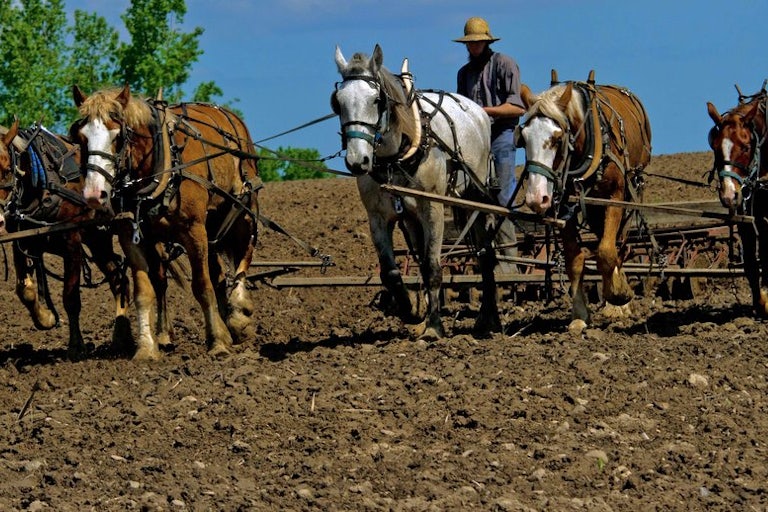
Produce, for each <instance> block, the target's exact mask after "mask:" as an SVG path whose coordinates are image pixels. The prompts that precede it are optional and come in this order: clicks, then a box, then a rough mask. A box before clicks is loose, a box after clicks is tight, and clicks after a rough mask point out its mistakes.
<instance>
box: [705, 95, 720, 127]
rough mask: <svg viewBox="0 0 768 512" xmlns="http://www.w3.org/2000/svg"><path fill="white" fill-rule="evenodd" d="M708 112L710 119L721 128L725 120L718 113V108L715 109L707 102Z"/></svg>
mask: <svg viewBox="0 0 768 512" xmlns="http://www.w3.org/2000/svg"><path fill="white" fill-rule="evenodd" d="M707 112H708V113H709V117H710V118H711V119H712V120H713V121H714V122H715V124H716V125H717V126H720V123H722V121H723V118H722V117H721V116H720V113H719V112H718V111H717V107H715V106H714V105H713V104H712V103H711V102H709V101H708V102H707Z"/></svg>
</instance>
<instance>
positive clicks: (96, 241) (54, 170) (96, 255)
mask: <svg viewBox="0 0 768 512" xmlns="http://www.w3.org/2000/svg"><path fill="white" fill-rule="evenodd" d="M0 132H2V133H3V135H2V138H0V182H2V183H3V184H4V186H3V187H2V189H1V190H0V200H2V202H3V206H4V213H5V215H4V221H5V227H6V228H7V231H8V232H18V231H21V230H32V231H34V230H38V231H40V233H41V234H38V235H34V236H33V237H21V238H18V239H16V240H14V241H13V262H14V267H15V270H16V293H17V295H18V296H19V298H20V299H21V301H22V303H23V304H24V305H25V306H26V307H27V309H28V310H29V312H30V314H31V315H32V321H33V322H34V324H35V326H36V327H37V328H39V329H51V328H53V327H54V326H56V325H57V324H58V323H59V318H58V314H57V313H56V309H55V308H54V306H53V304H52V301H51V299H50V294H49V291H48V285H47V276H46V269H45V267H44V263H43V253H51V254H58V255H60V256H61V257H62V260H63V263H64V275H63V298H62V302H63V305H64V310H65V312H66V314H67V319H68V322H69V345H68V356H69V357H70V358H71V359H78V358H80V357H82V356H83V355H84V352H85V346H84V343H83V336H82V333H81V331H80V312H81V306H80V276H81V272H82V269H83V263H84V261H85V255H84V251H83V245H82V243H83V242H85V243H86V244H87V245H88V247H89V249H90V250H91V253H92V256H93V261H94V263H96V265H97V266H98V267H99V269H100V270H101V271H102V272H103V273H104V275H105V276H106V278H107V280H108V281H109V284H110V288H111V289H112V293H113V295H114V296H115V300H116V304H115V314H116V322H115V330H114V333H113V339H112V341H113V344H115V345H117V346H118V347H121V346H123V345H125V344H126V343H127V342H128V337H129V336H130V332H129V330H127V329H126V328H125V327H126V326H127V318H126V310H127V307H128V297H127V290H128V283H127V279H126V277H125V273H124V272H123V268H122V264H121V258H120V257H119V256H118V255H116V254H115V253H114V251H113V246H112V235H111V234H110V233H109V231H108V230H105V229H103V228H101V227H98V226H95V225H92V226H87V227H83V228H81V229H67V230H66V231H64V230H62V231H61V232H56V230H55V228H56V227H64V225H65V223H66V224H67V225H69V224H72V225H76V224H81V223H82V222H83V221H86V222H87V221H89V220H91V218H92V216H93V211H92V210H91V209H90V208H88V207H87V205H86V203H85V201H84V199H83V196H82V190H83V176H82V171H81V165H80V151H79V147H78V146H75V145H73V144H70V143H68V142H67V141H66V140H64V139H63V138H61V137H59V136H56V135H54V134H52V133H50V132H48V131H47V130H45V129H44V128H42V127H36V128H30V129H25V130H19V126H18V121H17V122H16V123H14V124H13V126H11V128H10V129H7V130H6V129H5V128H2V129H0ZM83 225H84V226H85V224H83ZM49 232H53V233H52V234H48V233H49ZM35 277H36V278H37V279H36V280H35Z"/></svg>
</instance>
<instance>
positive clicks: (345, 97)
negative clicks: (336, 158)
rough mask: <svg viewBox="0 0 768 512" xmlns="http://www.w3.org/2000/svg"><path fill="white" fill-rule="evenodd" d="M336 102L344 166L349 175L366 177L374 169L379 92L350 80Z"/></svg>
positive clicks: (345, 83) (369, 85) (341, 90)
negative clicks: (374, 141)
mask: <svg viewBox="0 0 768 512" xmlns="http://www.w3.org/2000/svg"><path fill="white" fill-rule="evenodd" d="M336 99H337V101H338V102H339V108H340V112H339V119H340V121H341V125H342V130H344V137H345V139H346V143H347V156H346V158H345V159H344V162H345V163H346V165H347V169H349V171H350V172H351V173H353V174H366V173H368V172H370V171H371V170H372V169H373V151H374V145H373V142H372V140H373V139H374V138H375V137H376V130H375V129H374V128H373V127H375V126H377V125H378V123H379V105H378V99H379V91H378V89H377V88H376V87H374V86H373V85H371V84H370V83H368V82H367V81H366V80H349V81H347V82H344V84H343V85H342V86H341V87H339V90H338V91H337V92H336ZM348 123H349V124H348ZM361 135H363V136H361ZM366 137H369V138H370V139H368V138H366Z"/></svg>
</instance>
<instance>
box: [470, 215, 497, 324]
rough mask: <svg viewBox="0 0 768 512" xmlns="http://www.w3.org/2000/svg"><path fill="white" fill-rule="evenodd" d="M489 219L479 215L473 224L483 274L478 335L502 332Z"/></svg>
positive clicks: (494, 253) (494, 256)
mask: <svg viewBox="0 0 768 512" xmlns="http://www.w3.org/2000/svg"><path fill="white" fill-rule="evenodd" d="M488 220H489V219H487V218H482V217H478V219H477V220H476V221H475V225H474V226H473V231H474V238H475V240H476V241H477V242H476V245H477V247H478V249H479V252H478V256H477V263H478V266H479V267H480V274H481V276H482V292H483V295H482V298H481V302H480V314H479V315H478V317H477V320H476V321H475V326H474V330H473V331H474V334H475V336H477V337H487V336H488V335H489V334H491V333H494V332H501V331H502V328H501V319H500V318H499V307H498V304H497V303H496V276H495V274H494V272H493V270H494V267H495V266H496V263H497V261H496V250H495V247H494V243H493V242H494V240H493V237H492V236H491V231H490V230H489V229H488V225H487V221H488Z"/></svg>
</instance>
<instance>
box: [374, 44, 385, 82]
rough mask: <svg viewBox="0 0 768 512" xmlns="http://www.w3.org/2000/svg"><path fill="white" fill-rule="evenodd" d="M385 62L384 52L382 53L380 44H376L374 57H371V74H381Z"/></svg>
mask: <svg viewBox="0 0 768 512" xmlns="http://www.w3.org/2000/svg"><path fill="white" fill-rule="evenodd" d="M383 62H384V52H382V51H381V46H379V43H376V46H375V47H374V48H373V55H372V56H371V72H372V73H373V76H376V75H378V74H379V70H380V69H381V65H382V63H383Z"/></svg>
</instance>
